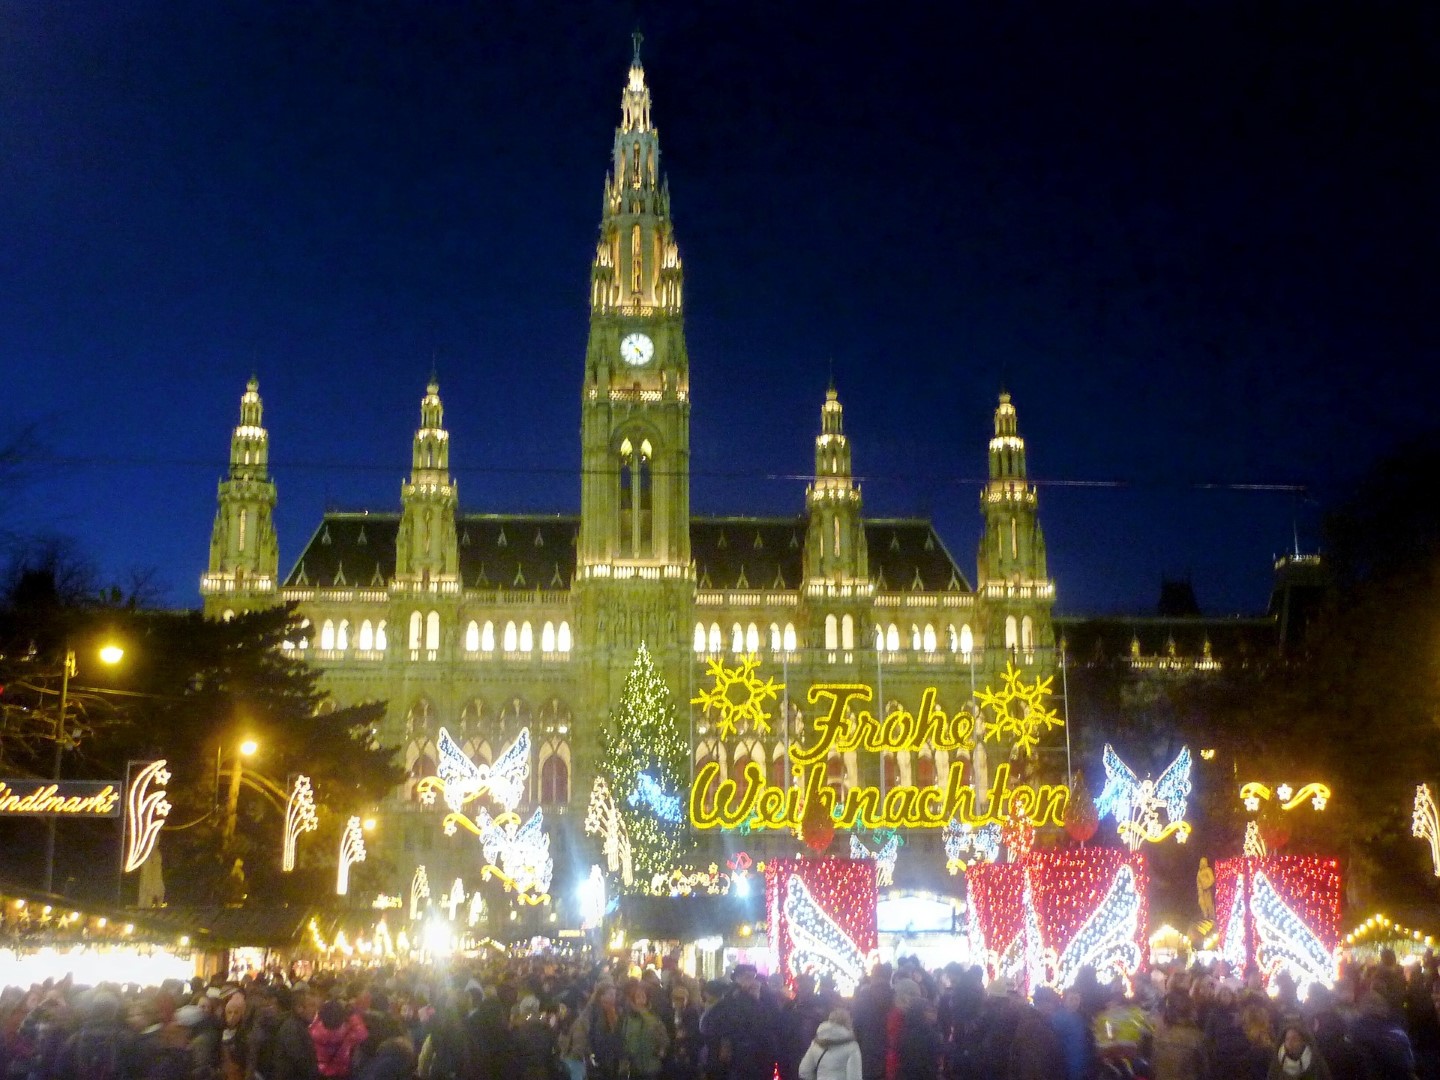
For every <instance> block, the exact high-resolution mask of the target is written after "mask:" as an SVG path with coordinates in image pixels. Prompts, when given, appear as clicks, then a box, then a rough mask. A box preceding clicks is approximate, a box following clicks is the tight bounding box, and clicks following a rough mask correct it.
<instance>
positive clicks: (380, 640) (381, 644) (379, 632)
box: [375, 619, 389, 652]
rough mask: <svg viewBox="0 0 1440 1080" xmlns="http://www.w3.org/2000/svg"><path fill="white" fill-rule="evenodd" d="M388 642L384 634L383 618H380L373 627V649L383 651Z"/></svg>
mask: <svg viewBox="0 0 1440 1080" xmlns="http://www.w3.org/2000/svg"><path fill="white" fill-rule="evenodd" d="M388 644H389V642H387V641H386V635H385V620H384V619H381V620H380V622H379V623H378V624H377V625H376V627H375V651H376V652H384V651H385V649H386V647H387V645H388Z"/></svg>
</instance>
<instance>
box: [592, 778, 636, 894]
mask: <svg viewBox="0 0 1440 1080" xmlns="http://www.w3.org/2000/svg"><path fill="white" fill-rule="evenodd" d="M585 831H586V833H589V834H591V835H598V836H600V838H601V846H602V847H603V848H604V851H605V865H606V867H607V868H608V869H609V871H610V873H612V874H619V875H620V881H621V884H623V885H624V886H625V887H626V888H629V887H630V886H631V885H633V884H634V883H635V868H634V863H633V854H632V849H631V847H630V837H629V835H628V834H627V833H626V831H625V822H624V820H623V819H622V818H621V817H620V808H619V807H618V806H616V805H615V797H614V796H613V795H611V794H610V787H609V785H608V784H606V783H605V778H604V777H603V776H597V777H596V778H595V784H594V786H593V787H592V788H591V789H590V806H589V808H588V809H587V810H586V812H585Z"/></svg>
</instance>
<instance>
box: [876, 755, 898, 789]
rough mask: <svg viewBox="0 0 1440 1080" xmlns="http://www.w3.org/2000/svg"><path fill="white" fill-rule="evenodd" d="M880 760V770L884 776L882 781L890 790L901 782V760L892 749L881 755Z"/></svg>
mask: <svg viewBox="0 0 1440 1080" xmlns="http://www.w3.org/2000/svg"><path fill="white" fill-rule="evenodd" d="M880 762H881V769H880V772H881V776H882V778H883V779H882V781H881V783H882V786H883V787H884V788H885V790H886V791H889V790H890V789H891V788H893V787H894V786H895V785H896V784H898V783H900V762H899V760H898V759H897V758H896V757H895V754H894V752H893V751H890V750H887V751H885V753H884V754H883V755H882V756H881V759H880Z"/></svg>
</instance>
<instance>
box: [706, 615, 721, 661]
mask: <svg viewBox="0 0 1440 1080" xmlns="http://www.w3.org/2000/svg"><path fill="white" fill-rule="evenodd" d="M720 648H721V646H720V624H719V623H713V622H712V623H711V624H710V648H709V651H710V652H712V653H718V652H719V651H720Z"/></svg>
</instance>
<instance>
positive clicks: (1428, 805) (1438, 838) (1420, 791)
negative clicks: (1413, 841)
mask: <svg viewBox="0 0 1440 1080" xmlns="http://www.w3.org/2000/svg"><path fill="white" fill-rule="evenodd" d="M1411 832H1413V833H1414V835H1415V836H1417V837H1419V838H1420V839H1421V840H1428V841H1429V842H1430V865H1431V866H1432V867H1433V868H1434V871H1435V876H1436V877H1440V814H1437V812H1436V808H1435V797H1434V796H1433V795H1431V794H1430V785H1429V784H1421V785H1420V786H1419V787H1417V788H1416V789H1415V811H1414V814H1413V815H1412V817H1411Z"/></svg>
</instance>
